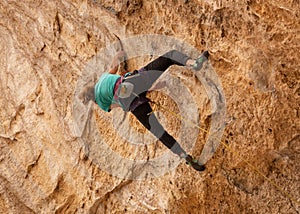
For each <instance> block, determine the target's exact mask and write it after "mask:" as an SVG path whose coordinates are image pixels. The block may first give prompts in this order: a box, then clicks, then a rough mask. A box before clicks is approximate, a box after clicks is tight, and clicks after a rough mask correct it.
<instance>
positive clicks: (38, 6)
mask: <svg viewBox="0 0 300 214" xmlns="http://www.w3.org/2000/svg"><path fill="white" fill-rule="evenodd" d="M0 18H1V19H0V50H1V51H0V54H1V57H0V77H1V81H0V89H1V94H0V107H1V112H0V212H1V213H299V212H300V206H299V203H300V179H299V178H300V109H299V103H300V81H299V80H300V72H299V70H300V69H299V68H300V67H299V64H300V51H299V48H300V46H299V44H300V3H299V1H298V0H290V1H282V0H270V1H260V0H256V1H255V0H242V1H239V2H236V1H233V0H227V1H225V0H224V1H222V0H218V1H209V0H206V1H205V0H203V1H197V0H191V1H187V0H177V1H175V0H173V1H172V0H155V1H145V0H134V1H128V0H122V1H121V0H119V1H118V0H116V1H115V0H109V1H104V0H98V1H97V0H95V1H70V0H61V1H15V0H5V1H1V2H0ZM114 34H116V35H118V36H119V37H120V38H121V39H125V38H126V37H128V36H132V35H139V34H161V35H168V36H172V37H175V38H177V39H181V40H183V41H185V42H187V43H189V44H191V45H192V46H193V47H196V48H197V49H198V50H199V51H201V50H205V49H207V50H209V51H210V53H211V64H212V66H213V67H214V69H215V71H216V73H217V74H218V76H219V79H220V81H221V82H222V86H223V90H224V94H225V97H226V107H227V118H233V121H232V122H231V123H229V124H228V125H227V126H226V129H225V132H224V137H223V140H224V142H226V143H227V145H229V146H230V148H232V149H233V150H234V151H237V152H238V153H239V154H240V156H241V157H242V158H243V159H246V160H248V161H249V163H251V164H252V165H254V166H255V167H256V168H257V169H259V171H261V172H262V173H263V174H264V175H266V176H267V177H268V178H270V179H272V180H273V181H274V182H275V183H276V184H278V185H279V186H280V187H281V188H282V189H283V190H284V191H286V192H287V193H289V194H290V195H291V196H292V197H294V198H295V199H296V200H298V202H296V201H295V200H291V198H289V197H288V196H286V195H284V194H283V193H282V192H280V191H278V189H276V188H275V187H274V186H273V185H272V184H271V183H270V182H268V181H267V180H266V179H264V178H263V177H261V176H260V175H258V174H257V173H256V172H255V171H254V170H253V169H252V168H251V167H249V166H248V164H247V163H246V162H245V161H243V160H241V159H240V158H238V157H236V156H235V155H234V154H233V153H232V152H230V151H228V150H227V149H226V148H225V147H224V146H222V145H220V146H219V147H218V149H217V151H216V153H215V155H214V157H213V158H212V159H211V160H209V161H208V163H207V165H206V166H207V170H206V171H205V172H203V173H198V172H196V171H194V170H193V169H191V168H190V167H187V166H186V165H185V163H183V162H182V163H180V164H179V166H178V167H174V169H173V170H171V171H169V172H167V173H165V174H164V175H161V176H160V177H158V178H155V177H153V178H149V179H145V180H130V179H122V178H120V177H117V176H113V175H111V174H110V173H108V172H107V171H106V170H103V169H102V168H101V167H99V163H101V160H102V159H101V158H103V153H102V152H101V150H96V149H94V150H93V149H92V150H91V148H97V147H93V146H95V145H97V142H98V140H99V139H97V138H95V139H91V138H92V136H96V135H94V134H95V130H96V131H97V133H98V132H99V133H101V135H102V139H104V140H105V141H106V142H107V144H108V145H109V146H110V147H111V148H112V150H114V151H116V152H118V153H120V154H122V155H123V156H125V157H128V158H131V159H142V160H147V159H149V158H150V159H151V158H154V157H158V156H159V155H160V154H163V153H164V152H166V149H165V148H164V147H163V146H162V145H161V144H160V143H158V142H153V143H152V144H149V145H146V146H144V147H143V148H140V150H138V151H139V152H138V153H132V152H131V151H133V150H134V148H132V147H134V146H133V145H131V144H129V143H128V142H125V141H124V139H122V138H121V137H120V136H119V135H118V134H116V132H115V131H114V127H113V126H112V125H111V121H112V120H113V118H112V117H111V115H110V114H108V113H103V112H101V111H100V110H99V109H98V108H97V106H96V105H93V104H90V107H91V108H89V109H90V110H89V112H83V114H82V117H83V119H82V121H88V120H89V121H94V122H93V123H84V124H88V126H87V128H86V127H84V128H83V129H84V130H89V131H90V132H86V131H85V132H82V133H79V132H78V130H76V127H75V122H74V121H76V118H75V119H74V112H75V111H76V109H75V108H74V105H73V104H74V102H75V99H76V90H77V89H78V88H77V86H78V82H79V80H80V79H81V78H82V77H83V76H84V74H85V73H84V72H86V71H87V70H89V69H90V70H91V71H93V69H94V70H95V73H97V72H99V71H100V70H101V69H102V70H101V72H103V71H104V70H105V68H107V67H105V66H104V64H105V63H108V62H109V60H110V59H111V58H110V56H109V55H107V56H98V55H97V54H98V53H99V51H100V50H101V49H102V48H105V47H106V46H107V45H108V44H110V43H113V42H117V39H116V37H115V35H114ZM116 51H117V50H112V51H111V55H112V54H113V53H115V52H116ZM95 58H96V60H95V62H96V63H95V64H96V65H98V67H97V66H95V67H92V68H90V67H87V64H89V65H90V64H91V63H90V62H91V60H93V59H95ZM149 59H150V58H149V57H148V58H147V57H145V58H143V59H140V58H138V59H133V60H131V61H130V62H129V67H130V69H135V68H136V66H138V67H140V66H142V65H143V63H145V62H147V61H148V60H149ZM101 60H102V61H101ZM97 63H98V64H97ZM99 63H100V64H99ZM101 63H103V66H104V67H101V66H100V65H102V64H101ZM172 69H173V70H172ZM172 69H170V70H171V71H170V72H171V73H172V74H174V75H177V73H176V71H178V70H179V71H180V72H179V73H180V74H178V76H179V77H178V78H179V79H180V80H181V81H182V82H185V81H186V83H187V84H189V83H191V82H193V83H194V84H190V85H188V88H189V90H190V92H191V94H192V95H193V96H194V97H195V96H196V95H197V94H201V93H203V88H201V84H200V82H197V81H195V78H194V76H193V74H191V72H190V71H188V70H186V69H183V68H181V69H179V68H175V70H174V68H172ZM176 69H177V70H176ZM92 73H93V72H92ZM195 85H196V86H197V87H194V86H195ZM156 93H157V94H156ZM150 96H152V97H154V98H156V99H157V100H158V101H159V102H162V104H166V105H168V107H169V108H170V109H172V110H173V111H176V112H179V110H178V107H177V106H176V104H175V103H174V102H173V101H172V99H170V98H169V97H168V96H166V95H164V94H162V93H159V92H152V93H151V94H150ZM204 97H205V96H204V95H201V96H199V97H198V98H195V100H196V101H195V102H196V104H197V105H198V109H196V110H197V111H199V112H198V113H199V114H197V115H199V118H195V119H197V120H198V121H199V123H200V124H201V126H202V127H203V128H206V129H208V128H209V126H210V116H211V115H210V113H209V112H210V111H209V107H210V105H209V104H207V103H205V99H204ZM162 112H163V111H162ZM114 113H120V114H121V112H118V111H116V112H114ZM126 117H127V118H129V121H130V124H131V127H132V128H133V129H135V130H137V131H138V132H140V133H147V131H146V130H145V129H144V128H143V127H142V126H141V125H140V124H139V123H138V122H137V121H136V120H135V119H134V118H132V116H130V115H126ZM161 119H162V121H164V124H165V126H166V127H167V129H168V130H169V131H170V133H172V134H174V136H175V137H178V136H177V133H178V132H177V131H178V129H179V128H178V127H180V124H181V123H182V122H181V121H180V120H178V119H173V118H172V116H171V115H168V114H167V113H161ZM168 121H169V122H168ZM83 129H82V130H83ZM91 130H94V132H91ZM195 132H196V130H194V131H191V132H190V133H195ZM196 133H197V132H196ZM188 134H189V133H187V134H185V135H188ZM98 137H99V136H98ZM205 137H206V134H205V133H203V132H201V131H200V132H199V133H197V136H196V138H197V141H196V144H195V146H194V147H193V149H192V150H191V151H190V152H191V153H192V154H193V155H197V156H199V155H200V153H201V149H202V148H203V145H204V143H205V140H204V139H205ZM83 139H85V140H86V139H89V140H90V141H89V142H88V143H85V142H84V141H83ZM149 139H150V141H151V140H152V141H155V139H153V138H151V136H149ZM187 140H188V139H187ZM99 144H100V143H99ZM130 149H132V150H130ZM97 157H99V161H100V162H99V163H98V162H97ZM104 158H106V157H104ZM170 158H171V156H170ZM107 160H109V159H107ZM102 161H103V160H102ZM104 161H105V159H104ZM109 161H114V160H109ZM120 168H122V167H120ZM125 170H126V169H125ZM129 171H130V170H129ZM141 171H142V170H141Z"/></svg>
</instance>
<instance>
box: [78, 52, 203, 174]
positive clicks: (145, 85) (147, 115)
mask: <svg viewBox="0 0 300 214" xmlns="http://www.w3.org/2000/svg"><path fill="white" fill-rule="evenodd" d="M124 56H125V53H124V52H123V51H119V52H118V53H117V54H116V56H115V57H114V58H113V60H112V63H111V66H110V67H111V69H110V71H109V72H106V73H104V74H102V75H101V77H100V79H99V81H98V82H97V83H96V84H95V85H94V86H91V87H89V88H87V89H86V90H85V91H84V92H83V93H84V95H83V97H84V98H83V102H84V103H86V102H88V101H89V100H93V101H94V102H95V103H96V104H98V105H99V107H100V108H101V109H102V110H104V111H106V112H110V111H111V109H113V108H117V107H121V108H122V109H123V110H124V111H127V112H128V111H130V112H131V113H132V114H133V115H134V116H135V117H136V118H137V119H138V120H139V121H140V122H141V123H142V124H143V126H144V127H145V128H147V129H148V130H149V131H150V132H151V133H152V134H153V135H154V136H155V137H157V138H158V139H159V140H160V141H161V142H162V143H163V144H164V145H165V146H166V147H168V148H169V149H170V150H171V151H172V152H173V153H175V154H177V155H178V156H179V157H180V158H183V159H185V161H186V163H187V164H189V165H190V166H192V167H193V168H194V169H196V170H198V171H203V170H204V169H205V166H204V165H201V164H199V163H198V161H197V160H196V159H194V158H193V157H192V156H191V155H189V154H187V153H186V151H185V150H184V149H183V148H182V147H181V146H180V144H179V143H178V142H177V141H176V140H175V139H174V138H173V137H172V136H171V135H170V134H169V133H168V132H167V131H166V130H165V129H164V128H163V127H162V125H161V124H160V123H159V121H158V120H157V118H156V116H155V114H152V112H153V110H152V108H151V106H150V102H151V101H150V100H149V99H148V98H147V97H146V94H147V92H148V91H149V89H150V88H151V87H152V85H153V83H154V82H155V81H156V80H157V79H158V78H159V77H160V76H161V74H162V73H163V72H164V71H166V70H167V69H168V68H169V67H170V66H171V65H179V66H188V67H191V68H192V69H193V70H195V71H199V70H200V69H201V68H202V65H203V62H205V61H206V60H208V57H209V53H208V51H205V52H203V53H202V54H201V55H200V56H199V57H198V58H197V59H192V58H191V57H188V56H187V55H185V54H183V53H181V52H179V51H177V50H172V51H169V52H167V53H165V54H164V55H162V56H160V57H158V58H157V59H155V60H153V61H152V62H150V63H149V64H147V65H146V66H144V67H142V68H141V69H139V70H135V71H133V72H127V73H126V74H125V75H124V76H121V75H118V74H116V73H117V71H118V67H119V64H120V62H122V61H123V60H124Z"/></svg>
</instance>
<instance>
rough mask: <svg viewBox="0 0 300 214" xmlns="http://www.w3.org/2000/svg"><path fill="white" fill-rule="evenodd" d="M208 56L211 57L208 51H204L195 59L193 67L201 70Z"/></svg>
mask: <svg viewBox="0 0 300 214" xmlns="http://www.w3.org/2000/svg"><path fill="white" fill-rule="evenodd" d="M208 57H209V53H208V51H204V52H203V53H202V54H201V55H200V56H199V57H198V58H197V59H196V60H195V63H194V64H193V65H192V67H193V69H194V70H195V71H200V70H201V68H202V66H203V63H204V62H205V61H207V60H208Z"/></svg>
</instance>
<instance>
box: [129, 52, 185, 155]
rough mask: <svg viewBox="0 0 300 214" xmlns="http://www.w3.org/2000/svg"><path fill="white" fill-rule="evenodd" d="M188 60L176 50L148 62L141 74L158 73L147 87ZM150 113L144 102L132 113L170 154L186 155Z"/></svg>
mask: <svg viewBox="0 0 300 214" xmlns="http://www.w3.org/2000/svg"><path fill="white" fill-rule="evenodd" d="M189 59H190V57H188V56H186V55H185V54H183V53H181V52H178V51H176V50H172V51H170V52H167V53H166V54H164V55H162V56H160V57H159V58H157V59H155V60H154V61H152V62H150V63H149V64H148V65H146V66H145V67H144V68H143V69H142V70H143V72H147V71H158V75H156V76H155V78H153V79H151V80H150V81H151V84H149V85H152V84H153V83H154V82H155V80H156V79H157V78H158V77H159V76H160V75H161V74H162V72H164V71H165V70H167V69H168V68H169V67H170V66H171V65H180V66H184V65H185V64H186V62H187V60H189ZM159 71H160V74H159ZM148 89H149V88H148ZM145 94H146V93H143V95H142V96H144V95H145ZM152 111H153V110H152V108H151V106H150V104H149V103H148V102H145V103H143V104H141V105H139V106H138V107H136V108H135V109H134V110H133V111H132V113H133V114H134V116H135V117H136V118H137V119H138V120H139V121H140V122H141V123H142V124H143V125H144V126H145V127H146V128H147V129H148V130H149V131H150V132H151V133H152V134H154V136H156V137H157V138H158V139H159V140H160V141H161V142H162V143H163V144H164V145H165V146H167V147H168V148H169V149H171V151H172V152H174V153H175V154H178V155H183V154H186V153H185V151H184V150H183V149H182V148H181V146H180V145H179V144H178V143H177V142H176V140H175V139H174V138H173V137H172V136H171V135H170V134H169V133H168V132H167V131H165V129H164V128H163V127H162V125H161V124H160V123H159V121H158V120H157V118H156V116H155V114H149V113H151V112H152Z"/></svg>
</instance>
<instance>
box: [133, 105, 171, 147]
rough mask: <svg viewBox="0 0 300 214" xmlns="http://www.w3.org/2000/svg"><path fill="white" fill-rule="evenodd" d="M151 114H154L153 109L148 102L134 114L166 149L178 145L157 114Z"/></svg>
mask: <svg viewBox="0 0 300 214" xmlns="http://www.w3.org/2000/svg"><path fill="white" fill-rule="evenodd" d="M150 112H152V108H151V106H150V104H149V103H148V102H147V103H144V104H142V105H140V106H138V107H137V108H136V109H135V110H134V111H133V112H132V113H133V114H134V116H135V117H136V118H137V119H138V120H139V121H140V122H141V123H142V124H143V125H144V126H145V127H146V128H147V129H148V130H149V131H150V132H151V133H152V134H153V135H154V136H155V137H157V138H158V139H159V140H160V141H161V142H162V143H163V144H164V145H165V146H166V147H168V148H169V149H171V148H172V147H173V146H174V144H175V143H176V140H175V139H174V138H173V137H172V136H171V135H169V134H168V132H166V131H165V130H164V128H163V127H162V125H161V124H160V123H159V121H158V120H157V118H156V116H155V114H150V115H148V113H150Z"/></svg>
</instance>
